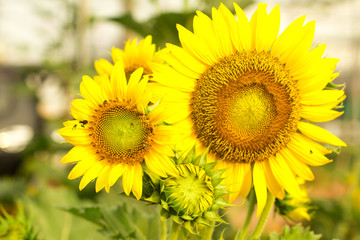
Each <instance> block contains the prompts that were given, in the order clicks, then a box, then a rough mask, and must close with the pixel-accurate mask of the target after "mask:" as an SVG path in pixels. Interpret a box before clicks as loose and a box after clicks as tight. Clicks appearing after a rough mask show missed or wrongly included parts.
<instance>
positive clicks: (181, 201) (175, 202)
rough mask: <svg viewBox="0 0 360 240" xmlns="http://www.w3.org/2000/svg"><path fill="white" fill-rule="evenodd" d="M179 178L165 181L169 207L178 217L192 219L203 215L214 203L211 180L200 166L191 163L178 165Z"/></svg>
mask: <svg viewBox="0 0 360 240" xmlns="http://www.w3.org/2000/svg"><path fill="white" fill-rule="evenodd" d="M177 169H178V170H179V176H178V177H171V178H167V179H166V180H165V184H164V193H165V196H166V199H167V202H168V204H169V206H170V207H171V208H172V209H174V210H175V211H176V212H177V214H178V215H188V216H190V217H192V218H195V217H197V216H200V215H202V214H203V213H204V212H206V211H207V210H208V209H210V208H211V206H212V203H213V201H214V187H213V185H212V182H211V178H210V177H209V176H208V175H206V172H205V171H204V170H203V169H201V168H200V167H198V166H195V165H193V164H191V163H188V164H182V165H178V166H177Z"/></svg>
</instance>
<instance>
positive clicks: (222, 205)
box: [210, 197, 232, 210]
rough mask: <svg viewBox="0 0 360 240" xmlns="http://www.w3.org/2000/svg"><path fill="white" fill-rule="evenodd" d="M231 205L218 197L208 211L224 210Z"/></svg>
mask: <svg viewBox="0 0 360 240" xmlns="http://www.w3.org/2000/svg"><path fill="white" fill-rule="evenodd" d="M231 205H232V204H230V203H229V202H228V201H227V200H226V199H225V198H222V197H220V198H217V199H216V200H215V202H214V203H213V205H212V206H211V208H210V210H217V209H224V208H226V207H229V206H231Z"/></svg>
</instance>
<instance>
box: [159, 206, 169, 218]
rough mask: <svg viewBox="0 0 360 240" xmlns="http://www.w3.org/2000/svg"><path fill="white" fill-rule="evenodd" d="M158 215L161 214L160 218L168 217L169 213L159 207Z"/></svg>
mask: <svg viewBox="0 0 360 240" xmlns="http://www.w3.org/2000/svg"><path fill="white" fill-rule="evenodd" d="M160 216H161V219H163V220H164V219H168V218H169V217H170V216H171V215H170V213H169V212H168V211H166V210H165V209H163V208H162V209H161V211H160Z"/></svg>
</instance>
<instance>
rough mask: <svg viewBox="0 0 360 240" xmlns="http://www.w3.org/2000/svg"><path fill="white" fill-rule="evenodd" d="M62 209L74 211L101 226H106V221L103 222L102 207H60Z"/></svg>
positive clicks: (75, 213) (73, 212)
mask: <svg viewBox="0 0 360 240" xmlns="http://www.w3.org/2000/svg"><path fill="white" fill-rule="evenodd" d="M58 208H59V209H61V210H64V211H66V212H69V213H72V214H74V215H76V216H79V217H82V218H84V219H86V220H88V221H90V222H92V223H95V224H97V225H99V226H105V223H104V222H102V220H101V219H102V214H101V210H100V207H98V206H92V207H58Z"/></svg>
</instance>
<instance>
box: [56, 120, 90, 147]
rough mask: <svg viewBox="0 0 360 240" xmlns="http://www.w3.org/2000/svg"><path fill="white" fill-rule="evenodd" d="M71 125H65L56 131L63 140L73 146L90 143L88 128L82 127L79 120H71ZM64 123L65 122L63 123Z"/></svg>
mask: <svg viewBox="0 0 360 240" xmlns="http://www.w3.org/2000/svg"><path fill="white" fill-rule="evenodd" d="M71 122H72V123H71V125H67V126H66V127H63V128H61V129H59V130H58V131H57V133H58V134H60V135H61V136H62V137H63V138H65V140H66V141H67V142H69V143H71V144H72V145H74V146H88V145H90V143H91V139H90V137H89V134H90V132H89V130H88V129H85V128H82V127H81V126H80V124H79V121H71ZM64 124H65V123H64Z"/></svg>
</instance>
